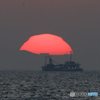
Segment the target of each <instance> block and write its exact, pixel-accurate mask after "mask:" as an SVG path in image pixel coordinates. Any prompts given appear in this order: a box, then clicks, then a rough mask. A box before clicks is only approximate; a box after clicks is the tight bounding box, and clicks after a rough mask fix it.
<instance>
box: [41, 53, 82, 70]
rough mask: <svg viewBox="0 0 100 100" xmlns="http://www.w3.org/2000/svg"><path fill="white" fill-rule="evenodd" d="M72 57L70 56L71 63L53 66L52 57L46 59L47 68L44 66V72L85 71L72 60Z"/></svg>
mask: <svg viewBox="0 0 100 100" xmlns="http://www.w3.org/2000/svg"><path fill="white" fill-rule="evenodd" d="M47 58H49V64H46V59H47ZM71 58H72V55H70V61H66V62H65V64H57V65H55V64H53V60H52V59H51V57H50V56H46V57H45V66H42V70H43V71H83V69H82V68H80V67H79V66H80V64H79V63H76V62H74V61H72V60H71Z"/></svg>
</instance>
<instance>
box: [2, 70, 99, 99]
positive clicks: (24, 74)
mask: <svg viewBox="0 0 100 100" xmlns="http://www.w3.org/2000/svg"><path fill="white" fill-rule="evenodd" d="M71 91H74V92H98V96H97V97H96V96H92V97H91V96H90V97H70V95H69V94H70V92H71ZM0 100H100V72H99V71H83V72H43V71H0Z"/></svg>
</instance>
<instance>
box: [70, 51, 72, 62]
mask: <svg viewBox="0 0 100 100" xmlns="http://www.w3.org/2000/svg"><path fill="white" fill-rule="evenodd" d="M71 61H72V51H70V62H71Z"/></svg>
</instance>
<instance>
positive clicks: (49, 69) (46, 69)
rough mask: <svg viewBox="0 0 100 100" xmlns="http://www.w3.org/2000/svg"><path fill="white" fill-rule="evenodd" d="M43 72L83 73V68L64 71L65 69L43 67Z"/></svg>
mask: <svg viewBox="0 0 100 100" xmlns="http://www.w3.org/2000/svg"><path fill="white" fill-rule="evenodd" d="M42 70H43V71H83V69H82V68H78V69H63V68H48V67H42Z"/></svg>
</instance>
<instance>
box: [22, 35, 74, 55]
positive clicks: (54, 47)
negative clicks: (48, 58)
mask: <svg viewBox="0 0 100 100" xmlns="http://www.w3.org/2000/svg"><path fill="white" fill-rule="evenodd" d="M20 50H26V51H29V52H32V53H36V54H40V53H49V55H64V54H73V51H72V49H71V47H70V46H69V44H67V43H66V42H65V41H64V40H63V39H62V38H61V37H59V36H56V35H53V34H48V33H45V34H40V35H34V36H31V37H30V38H29V39H28V41H26V42H25V43H24V44H23V45H22V47H21V48H20Z"/></svg>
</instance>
